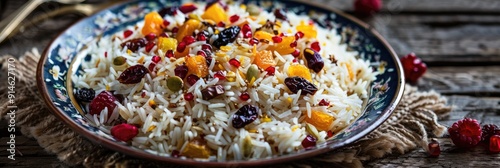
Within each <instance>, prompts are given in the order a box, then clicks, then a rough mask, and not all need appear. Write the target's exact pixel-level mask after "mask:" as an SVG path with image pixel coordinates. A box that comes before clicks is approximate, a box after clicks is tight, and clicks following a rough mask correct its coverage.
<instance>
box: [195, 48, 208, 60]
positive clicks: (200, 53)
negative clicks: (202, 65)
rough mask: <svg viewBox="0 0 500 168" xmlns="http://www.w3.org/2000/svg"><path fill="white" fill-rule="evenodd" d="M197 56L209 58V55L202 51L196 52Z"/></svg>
mask: <svg viewBox="0 0 500 168" xmlns="http://www.w3.org/2000/svg"><path fill="white" fill-rule="evenodd" d="M196 55H201V56H203V57H205V58H206V57H207V54H206V53H205V51H203V50H200V51H198V52H196Z"/></svg>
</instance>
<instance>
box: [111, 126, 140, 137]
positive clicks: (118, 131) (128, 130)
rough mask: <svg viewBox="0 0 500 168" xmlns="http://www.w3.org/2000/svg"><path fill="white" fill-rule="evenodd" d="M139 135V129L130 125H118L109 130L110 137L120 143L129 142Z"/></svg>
mask: <svg viewBox="0 0 500 168" xmlns="http://www.w3.org/2000/svg"><path fill="white" fill-rule="evenodd" d="M137 134H139V129H138V128H137V127H136V126H135V125H131V124H126V123H123V124H118V125H115V126H113V127H112V128H111V135H113V137H115V139H118V140H120V141H129V140H131V139H132V138H134V137H135V136H137Z"/></svg>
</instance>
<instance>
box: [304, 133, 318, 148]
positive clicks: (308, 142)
mask: <svg viewBox="0 0 500 168" xmlns="http://www.w3.org/2000/svg"><path fill="white" fill-rule="evenodd" d="M301 144H302V147H304V149H307V148H310V147H314V146H316V138H314V137H313V136H311V135H307V136H306V138H304V140H302V143H301Z"/></svg>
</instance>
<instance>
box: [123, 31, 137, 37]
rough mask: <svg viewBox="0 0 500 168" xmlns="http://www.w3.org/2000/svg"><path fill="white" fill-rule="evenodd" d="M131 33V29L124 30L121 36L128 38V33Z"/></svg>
mask: <svg viewBox="0 0 500 168" xmlns="http://www.w3.org/2000/svg"><path fill="white" fill-rule="evenodd" d="M132 33H134V32H133V31H132V30H125V31H124V32H123V37H125V38H128V37H130V35H132Z"/></svg>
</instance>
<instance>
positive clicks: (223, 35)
mask: <svg viewBox="0 0 500 168" xmlns="http://www.w3.org/2000/svg"><path fill="white" fill-rule="evenodd" d="M239 33H240V27H238V26H232V27H229V28H226V29H224V30H222V31H221V32H220V33H219V37H218V38H217V39H216V40H215V41H214V42H213V44H212V45H213V46H215V47H217V48H220V47H221V46H225V45H227V44H229V43H232V42H234V40H236V37H238V34H239Z"/></svg>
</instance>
